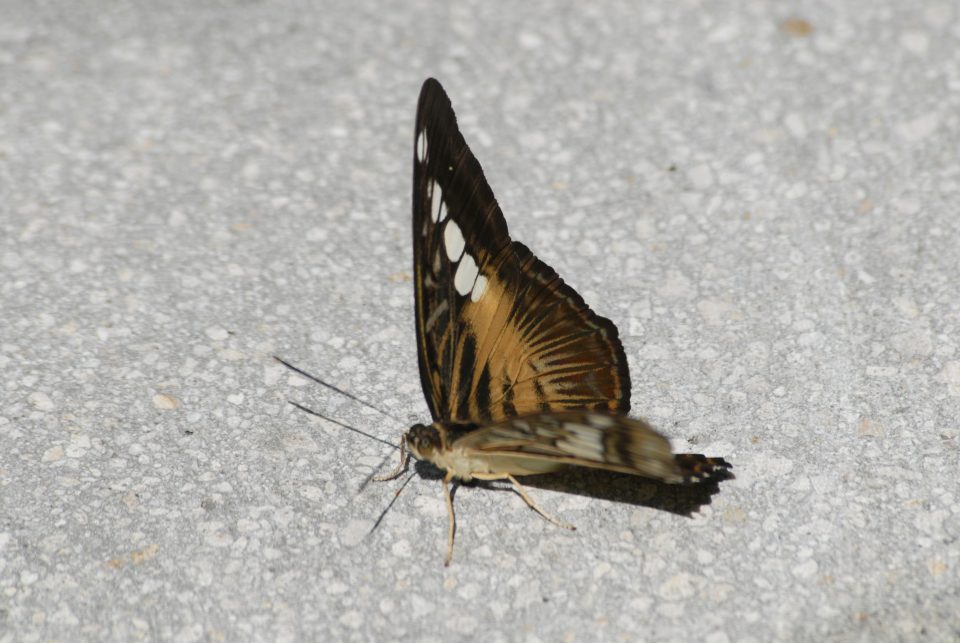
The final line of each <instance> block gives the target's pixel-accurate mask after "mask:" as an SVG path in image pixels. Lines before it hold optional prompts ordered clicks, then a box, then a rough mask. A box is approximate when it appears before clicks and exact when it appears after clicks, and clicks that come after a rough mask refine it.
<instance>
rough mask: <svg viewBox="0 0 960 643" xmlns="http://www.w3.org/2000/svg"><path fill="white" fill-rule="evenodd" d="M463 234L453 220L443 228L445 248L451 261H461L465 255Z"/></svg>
mask: <svg viewBox="0 0 960 643" xmlns="http://www.w3.org/2000/svg"><path fill="white" fill-rule="evenodd" d="M464 245H465V242H464V240H463V233H462V232H460V226H458V225H457V224H456V223H455V222H454V220H453V219H450V220H448V221H447V225H445V226H444V228H443V246H444V247H445V248H446V249H447V258H448V259H450V261H459V260H460V255H462V254H463V246H464Z"/></svg>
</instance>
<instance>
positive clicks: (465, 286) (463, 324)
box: [413, 78, 630, 422]
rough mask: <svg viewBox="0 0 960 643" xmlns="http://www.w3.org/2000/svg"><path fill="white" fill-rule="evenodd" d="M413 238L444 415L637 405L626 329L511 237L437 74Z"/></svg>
mask: <svg viewBox="0 0 960 643" xmlns="http://www.w3.org/2000/svg"><path fill="white" fill-rule="evenodd" d="M413 239H414V241H413V245H414V286H415V289H416V321H417V348H418V356H419V364H420V378H421V382H422V384H423V390H424V395H425V396H426V398H427V404H428V406H429V407H430V412H431V414H432V415H433V419H434V420H444V421H452V422H469V421H476V422H490V421H494V422H495V421H498V420H503V419H505V418H509V417H514V416H518V415H526V414H530V413H538V412H547V411H554V412H557V411H564V410H569V409H599V410H606V411H618V412H621V413H626V412H627V411H628V410H629V408H630V381H629V373H628V370H627V361H626V356H625V355H624V353H623V346H622V345H621V344H620V340H619V338H618V336H617V329H616V327H615V326H614V325H613V323H612V322H610V320H608V319H604V318H603V317H599V316H597V315H595V314H594V313H593V311H591V310H590V309H589V308H588V307H587V305H586V304H585V303H584V301H583V299H582V298H581V297H580V296H579V295H578V294H577V293H576V292H575V291H574V290H573V289H572V288H570V287H569V286H567V285H566V284H564V282H563V280H562V279H560V277H559V276H557V273H556V272H554V271H553V269H552V268H550V267H549V266H547V265H546V264H545V263H543V262H542V261H540V260H538V259H537V258H536V257H534V256H533V254H532V253H531V252H530V251H529V250H528V249H527V248H526V247H525V246H524V245H522V244H520V243H518V242H515V241H512V240H511V239H510V236H509V234H508V232H507V224H506V222H505V221H504V218H503V213H502V212H501V211H500V206H499V205H497V200H496V198H494V196H493V191H492V190H491V189H490V186H489V185H488V184H487V181H486V178H485V177H484V175H483V170H482V169H481V167H480V164H479V163H478V162H477V159H476V158H474V156H473V153H472V152H471V151H470V148H469V147H467V144H466V142H465V141H464V140H463V136H462V135H461V134H460V131H459V129H458V128H457V121H456V117H455V116H454V113H453V109H452V107H451V105H450V100H449V99H448V98H447V95H446V93H445V92H444V91H443V88H442V87H441V86H440V83H438V82H437V81H436V80H434V79H432V78H429V79H427V81H426V82H425V83H424V84H423V88H422V89H421V91H420V101H419V105H418V107H417V122H416V134H415V139H414V161H413Z"/></svg>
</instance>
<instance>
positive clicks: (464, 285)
mask: <svg viewBox="0 0 960 643" xmlns="http://www.w3.org/2000/svg"><path fill="white" fill-rule="evenodd" d="M479 274H480V271H479V270H477V262H476V261H474V260H473V257H471V256H470V255H467V254H465V255H463V259H461V260H460V265H459V266H457V274H456V275H454V277H453V287H454V288H456V289H457V292H458V293H460V294H461V295H466V294H467V293H468V292H470V291H471V290H472V289H473V282H475V281H476V280H477V275H479Z"/></svg>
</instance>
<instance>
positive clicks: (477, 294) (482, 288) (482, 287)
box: [470, 275, 487, 303]
mask: <svg viewBox="0 0 960 643" xmlns="http://www.w3.org/2000/svg"><path fill="white" fill-rule="evenodd" d="M486 290H487V278H486V277H484V276H483V275H480V276H479V277H477V282H476V283H475V284H473V290H471V291H470V301H472V302H474V303H476V302H478V301H480V298H481V297H483V293H484V292H486Z"/></svg>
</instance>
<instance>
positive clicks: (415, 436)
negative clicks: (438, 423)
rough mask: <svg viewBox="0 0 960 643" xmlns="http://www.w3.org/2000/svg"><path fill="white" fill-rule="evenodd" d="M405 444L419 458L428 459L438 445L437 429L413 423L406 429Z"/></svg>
mask: <svg viewBox="0 0 960 643" xmlns="http://www.w3.org/2000/svg"><path fill="white" fill-rule="evenodd" d="M406 440H407V446H409V447H410V450H411V451H412V452H413V454H414V455H415V456H417V457H418V458H420V459H422V460H423V459H430V456H432V455H433V452H434V451H435V450H436V449H437V447H439V446H440V436H439V434H438V433H437V430H436V429H434V428H433V427H430V426H424V425H422V424H414V425H413V426H412V427H410V430H409V431H407V435H406Z"/></svg>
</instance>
